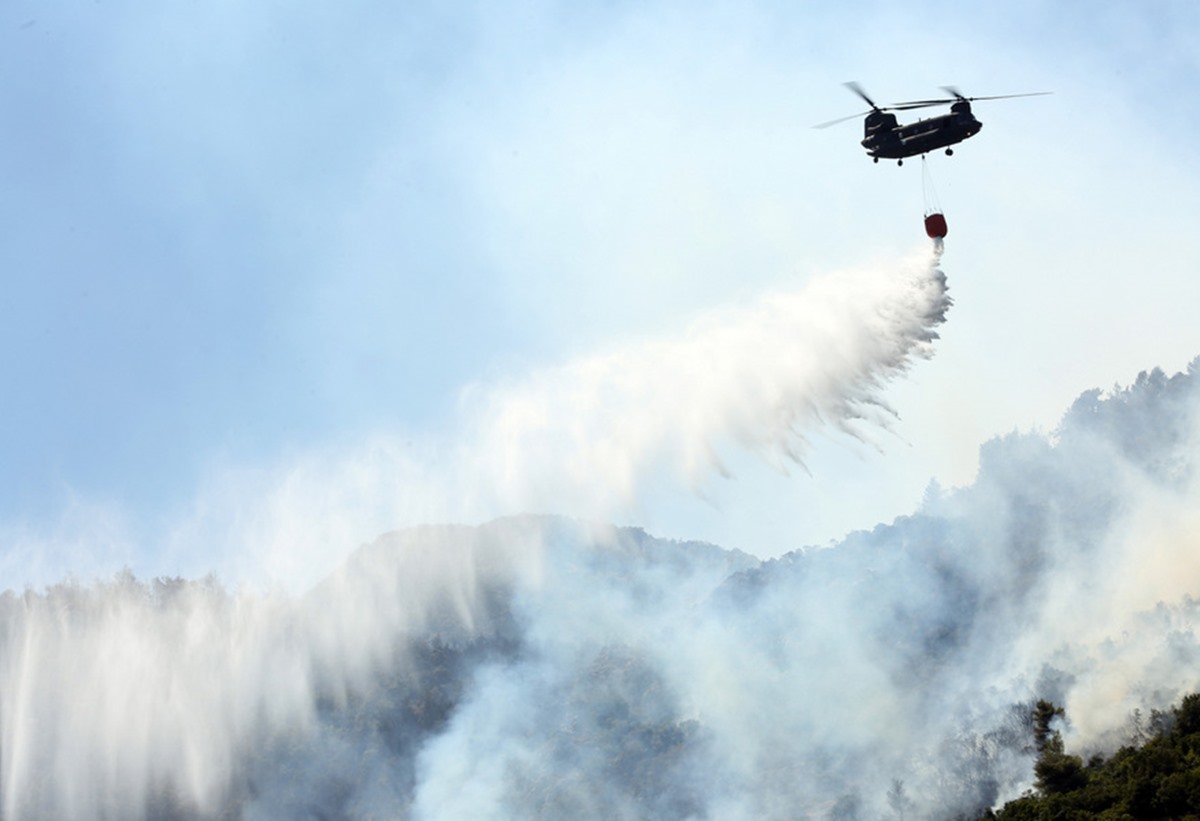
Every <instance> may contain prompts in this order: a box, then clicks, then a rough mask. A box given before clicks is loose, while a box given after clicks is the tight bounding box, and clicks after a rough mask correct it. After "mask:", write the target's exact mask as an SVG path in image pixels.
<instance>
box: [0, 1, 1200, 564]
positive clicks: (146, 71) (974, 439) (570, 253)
mask: <svg viewBox="0 0 1200 821" xmlns="http://www.w3.org/2000/svg"><path fill="white" fill-rule="evenodd" d="M851 79H854V80H858V81H859V82H861V83H862V84H863V86H864V87H865V88H866V89H867V90H868V91H869V92H870V93H872V94H873V95H874V96H875V97H876V99H877V100H879V101H889V102H890V101H895V100H906V99H923V98H928V97H930V96H936V95H938V94H939V91H938V87H939V86H941V85H945V84H952V85H955V86H957V87H959V88H961V89H962V90H963V91H964V92H965V93H967V94H977V95H992V94H1009V93H1018V92H1026V91H1053V92H1054V96H1049V97H1039V98H1031V99H1027V100H1006V101H995V102H981V103H979V104H978V105H977V106H976V113H977V115H978V116H979V118H980V119H981V120H982V121H983V123H984V128H983V131H982V132H981V134H980V135H979V136H978V137H976V138H974V139H972V140H970V141H969V142H967V143H964V144H963V145H962V146H960V147H959V150H958V151H956V153H955V156H954V157H952V158H947V157H944V156H942V155H940V154H938V155H935V156H933V157H931V159H930V170H931V172H932V174H933V179H934V182H935V184H936V187H937V194H938V199H939V200H940V204H941V206H942V207H943V209H944V210H945V213H946V216H947V220H948V223H949V236H948V237H947V240H946V252H945V256H944V257H943V259H942V267H943V270H944V271H945V272H946V274H947V276H948V277H949V283H950V289H951V290H950V292H951V296H952V297H953V298H954V300H955V305H954V307H953V308H952V310H951V311H950V314H949V318H948V322H947V323H946V324H945V325H944V326H943V327H942V329H941V332H942V339H941V340H940V341H939V342H938V344H937V347H936V354H935V356H934V358H933V359H932V360H931V361H928V362H920V363H918V364H917V365H916V367H915V368H914V369H913V370H912V371H911V373H910V374H909V375H908V376H907V377H906V379H904V380H903V381H899V382H895V383H893V384H892V385H891V386H890V387H889V388H888V389H887V391H886V393H885V398H886V400H887V402H888V403H889V404H890V406H891V407H892V408H894V409H895V410H896V411H897V412H898V414H899V417H900V418H899V421H898V422H897V423H896V424H894V426H893V431H894V434H881V435H879V436H877V437H875V438H876V441H877V442H878V444H879V446H880V447H879V449H878V450H877V449H874V448H872V447H869V446H865V445H863V444H861V443H858V442H856V441H855V440H853V439H851V438H849V437H846V436H843V435H841V434H837V433H832V432H831V433H829V434H828V435H824V434H818V435H816V436H815V437H813V439H812V448H811V450H810V452H809V453H808V458H807V467H808V472H807V473H806V472H805V471H802V470H792V471H790V472H789V473H786V474H785V473H783V472H780V471H779V470H778V469H777V468H776V467H774V466H772V465H770V464H768V463H767V462H765V461H763V460H761V459H759V458H758V457H757V456H752V455H749V454H743V455H739V453H738V452H737V451H736V450H734V451H733V452H731V453H730V454H729V455H728V459H727V467H729V468H730V469H731V472H732V474H733V477H732V478H730V479H720V478H718V479H714V480H710V481H707V482H706V483H705V484H704V487H703V488H702V493H701V494H696V493H694V492H693V491H692V489H691V488H689V487H686V486H682V485H680V484H679V483H673V482H670V481H664V482H663V483H662V485H661V486H659V487H657V488H656V489H655V490H654V492H651V493H643V494H641V495H640V496H639V497H638V498H637V499H635V500H634V501H633V503H631V504H630V505H628V506H626V507H624V508H622V509H620V510H615V511H614V512H613V517H614V518H617V519H620V520H621V521H620V523H621V524H636V525H641V526H644V527H646V528H647V529H648V530H650V531H651V532H654V533H656V534H658V535H663V536H669V537H678V538H692V539H706V540H710V541H715V542H718V543H720V544H722V545H724V546H727V547H738V548H741V549H744V550H747V551H749V552H752V553H756V554H758V555H774V554H778V553H780V552H783V551H785V550H788V549H791V548H794V547H799V546H802V545H805V544H813V543H824V542H827V541H829V540H831V539H834V538H838V537H840V536H841V535H843V534H844V533H845V532H847V531H849V530H851V529H857V528H870V527H872V526H873V525H874V524H875V523H877V522H880V521H888V520H890V519H891V518H893V517H895V516H897V515H901V514H904V513H908V512H910V511H912V510H913V509H914V508H915V507H916V506H917V505H918V504H919V502H920V499H921V497H922V494H923V491H924V489H925V487H926V486H927V484H928V483H929V481H930V479H934V478H936V479H937V480H938V481H939V482H941V483H942V484H943V485H961V484H965V483H967V482H969V481H970V480H971V479H972V477H973V476H974V472H975V465H976V463H975V460H976V452H977V448H978V446H979V444H980V443H981V442H982V441H984V440H986V439H987V438H989V437H991V436H993V435H995V434H998V433H1004V432H1008V431H1010V430H1013V429H1014V428H1015V429H1028V428H1031V427H1032V428H1038V429H1041V430H1047V431H1048V430H1052V429H1053V428H1054V426H1055V425H1056V423H1057V421H1058V419H1059V417H1060V416H1061V414H1062V413H1063V411H1065V409H1066V407H1067V406H1068V404H1069V403H1070V402H1071V400H1072V399H1073V398H1074V397H1075V396H1077V395H1078V394H1079V393H1080V392H1082V391H1083V390H1085V389H1088V388H1091V387H1108V386H1111V385H1113V384H1114V383H1117V382H1120V383H1123V384H1125V383H1129V382H1131V381H1132V380H1133V379H1134V378H1135V376H1136V374H1137V372H1138V371H1140V370H1142V369H1146V368H1151V367H1154V366H1161V367H1163V368H1164V369H1166V370H1168V371H1175V370H1180V369H1182V368H1184V367H1185V366H1186V365H1187V363H1188V362H1189V361H1190V360H1191V359H1192V358H1193V357H1195V356H1197V355H1198V354H1200V322H1197V320H1196V306H1197V305H1200V231H1198V230H1197V228H1196V215H1197V214H1200V186H1198V185H1197V183H1198V182H1200V157H1198V156H1197V153H1196V147H1197V145H1198V142H1197V137H1196V135H1197V134H1198V133H1200V94H1198V93H1197V91H1198V89H1200V7H1198V6H1197V5H1196V4H1195V3H1192V2H1190V1H1189V0H1179V2H1161V1H1160V2H1156V1H1155V0H1146V1H1145V2H1138V3H1116V2H1098V1H1089V2H1061V3H1053V4H1051V3H1044V2H1024V3H1010V4H1005V5H1003V6H995V7H994V8H990V9H987V10H975V9H974V8H973V7H969V6H967V5H964V4H961V3H942V2H906V3H869V2H868V3H856V4H851V5H848V6H844V7H842V8H838V9H832V8H831V7H830V6H829V4H826V3H790V2H789V3H768V2H762V3H703V4H700V3H621V2H616V3H590V4H582V3H553V2H542V3H507V4H471V3H463V4H457V5H456V6H453V7H451V6H450V5H449V4H434V3H430V4H418V3H406V4H393V3H372V2H351V3H346V2H343V3H337V4H333V3H328V4H321V3H307V4H282V3H261V4H248V3H209V4H186V5H183V4H169V5H168V6H163V7H161V8H156V9H154V10H148V9H147V7H146V6H145V5H144V4H135V3H123V2H96V3H91V4H61V5H47V4H43V3H39V2H33V1H32V0H10V2H8V3H6V4H4V5H3V7H2V8H0V109H2V112H3V113H2V115H0V272H2V276H3V278H2V280H0V281H2V282H3V283H4V288H3V291H2V292H0V421H2V423H3V424H2V425H0V536H3V539H4V542H5V544H4V545H3V549H4V551H5V553H4V560H3V562H2V563H0V571H2V573H3V576H4V578H3V579H0V581H2V582H3V583H4V584H6V585H8V584H20V583H22V582H24V581H29V580H34V581H39V582H40V581H46V580H47V579H48V578H54V577H55V576H56V574H57V575H61V574H62V573H65V572H74V573H78V574H81V575H85V576H86V575H87V574H89V573H94V572H110V571H111V570H112V569H113V568H114V567H119V566H121V564H125V563H128V564H130V565H131V566H132V567H133V568H134V569H135V571H138V572H140V573H144V574H145V573H151V574H152V573H159V572H184V573H196V572H204V571H205V570H206V569H207V568H209V567H213V568H218V569H224V571H225V572H227V573H234V572H236V571H235V570H233V569H232V568H233V565H232V564H230V562H229V561H228V554H229V553H230V552H232V551H236V550H237V549H238V548H237V547H236V545H238V544H241V543H240V542H238V541H237V539H232V538H231V537H229V536H228V534H229V533H230V532H232V531H233V530H238V531H239V532H240V533H242V534H243V537H242V538H245V539H249V538H252V535H253V534H255V533H261V532H263V528H267V529H271V530H272V534H273V535H271V536H269V537H264V538H269V539H273V540H275V541H276V542H280V543H288V542H289V540H296V539H303V538H317V536H320V538H327V539H328V542H327V543H325V549H327V550H328V552H329V553H330V554H331V555H340V554H341V553H342V552H344V551H345V549H347V548H349V547H353V546H355V545H356V544H357V543H358V542H360V541H364V540H368V539H371V538H373V537H374V536H375V535H377V534H378V532H379V531H381V530H383V529H388V528H391V527H397V526H401V525H407V524H415V523H417V522H418V521H420V520H421V519H422V518H424V517H426V516H428V517H434V518H436V517H438V516H443V517H448V516H454V515H455V511H456V509H457V508H455V507H454V506H453V505H447V504H444V503H432V502H430V503H415V502H412V501H406V502H404V503H396V502H395V499H394V497H395V496H396V495H397V494H399V495H405V494H408V495H414V496H419V495H420V493H419V492H418V490H414V488H416V487H418V486H420V485H421V483H422V481H423V479H422V475H423V474H422V472H421V471H417V472H416V475H410V474H407V473H405V472H404V471H403V470H400V469H396V470H393V468H392V466H393V465H394V464H396V460H399V461H401V462H404V463H405V464H407V463H408V462H409V461H414V460H415V461H416V462H422V460H424V462H422V463H423V464H428V463H430V462H431V461H432V462H436V458H437V457H436V453H437V452H438V448H437V447H434V446H432V445H430V444H429V443H431V442H444V441H446V440H450V441H453V440H454V439H455V437H456V436H457V433H456V431H457V430H458V429H459V427H460V426H461V425H462V419H461V417H462V407H463V403H464V396H469V395H471V393H472V391H474V390H477V389H478V386H490V385H503V384H507V383H510V382H513V381H519V380H521V379H523V378H524V376H525V375H526V374H528V373H530V372H533V371H537V370H539V369H545V368H552V367H556V366H558V365H561V364H562V363H565V362H570V361H574V360H577V359H579V358H583V357H588V356H592V355H595V354H598V353H602V352H604V351H607V350H611V349H613V348H615V347H619V346H630V345H633V346H636V345H637V344H638V340H643V339H648V338H660V337H668V338H669V337H671V336H673V335H676V334H679V333H681V332H682V331H683V330H684V329H685V328H687V327H688V326H689V323H691V322H692V321H693V320H694V319H695V318H696V317H698V316H703V315H707V314H709V313H711V312H713V311H720V310H726V309H729V308H731V307H738V306H744V305H747V304H751V303H753V302H754V301H755V300H756V299H757V298H758V297H759V296H760V295H761V294H763V293H766V292H772V291H781V290H782V291H786V290H789V289H795V288H799V287H802V286H803V285H804V284H805V283H807V282H808V281H809V280H810V279H812V278H813V277H816V276H822V275H828V274H834V273H836V272H838V271H841V270H849V269H861V268H875V269H885V270H886V269H890V268H897V269H898V268H899V267H900V265H901V262H902V261H903V260H904V259H906V258H908V257H911V256H912V255H913V254H914V253H919V252H923V250H924V249H925V248H926V247H927V246H928V240H926V239H925V237H924V235H923V232H922V227H921V216H922V209H923V202H922V180H921V165H920V163H919V162H917V161H910V162H909V163H906V164H905V166H904V167H903V168H897V167H895V165H894V164H893V163H880V164H878V165H875V164H873V163H871V161H870V159H869V158H867V157H866V155H865V154H864V153H863V152H862V150H861V148H860V147H859V145H858V141H859V139H861V125H860V124H859V123H858V122H857V121H850V122H848V123H845V124H843V125H840V126H837V127H834V128H830V129H826V130H813V129H812V128H811V127H810V126H811V125H812V124H814V123H818V122H822V121H826V120H829V119H832V118H834V117H837V116H841V115H845V114H851V113H853V112H855V111H857V110H861V108H862V107H863V106H862V103H861V101H860V100H858V99H857V98H855V97H854V96H852V95H851V94H849V93H848V92H847V91H846V89H844V88H843V87H842V85H841V83H842V82H843V81H846V80H851ZM473 386H474V387H473ZM410 450H411V451H412V453H409V451H410ZM431 454H433V455H431ZM380 474H387V475H388V476H389V477H390V478H388V479H387V480H386V481H381V479H380ZM297 477H299V478H297ZM322 482H324V483H326V484H324V485H323V484H322ZM406 482H409V483H412V484H410V485H406ZM305 483H307V484H305ZM301 486H304V487H310V488H311V487H318V488H325V489H326V490H327V491H328V493H327V494H324V493H322V494H318V495H320V499H321V501H320V505H314V504H312V503H311V498H312V493H313V491H311V490H306V491H304V492H295V493H293V492H292V491H293V489H294V488H296V487H301ZM281 499H282V500H284V501H280V500H281ZM385 499H386V500H385ZM347 500H350V501H347ZM326 504H327V505H329V508H328V510H326V509H325V508H322V507H321V506H322V505H326ZM280 505H282V506H283V507H287V506H288V505H292V506H294V507H295V508H298V509H302V510H303V512H304V513H305V515H306V516H308V517H310V518H307V519H306V518H304V517H300V518H297V517H294V516H291V515H290V513H287V512H285V513H278V512H277V513H276V515H275V518H274V519H273V524H271V525H269V526H266V525H261V523H258V522H257V520H256V515H257V514H256V511H261V510H263V509H266V508H271V507H272V506H280ZM291 509H293V508H288V510H291ZM468 509H470V510H474V509H475V508H470V507H469V506H468V507H463V508H462V510H468ZM479 509H480V510H483V508H479ZM329 511H332V512H329ZM486 512H488V513H495V514H500V513H517V512H521V511H517V510H503V509H496V510H489V511H486ZM536 512H566V513H572V512H573V511H571V510H547V511H536ZM325 513H328V516H327V517H326V519H330V520H331V519H333V518H337V519H338V520H339V524H338V526H336V527H332V526H331V527H329V529H328V530H327V531H321V532H320V533H319V534H317V536H314V535H313V533H314V532H315V531H313V530H312V527H311V522H312V521H313V520H317V519H321V518H322V516H324V515H325ZM461 515H463V516H469V515H470V514H468V513H463V514H461ZM481 515H482V514H481ZM251 520H254V521H251ZM281 521H282V522H284V524H282V525H281V524H280V522H281ZM325 524H327V522H325V521H323V522H322V526H324V525H325ZM281 530H282V531H287V532H284V533H283V535H280V532H281ZM301 532H303V533H304V534H305V535H304V536H301V535H298V534H299V533H301ZM245 534H251V535H250V536H246V535H245ZM318 541H320V539H318ZM280 549H283V548H280ZM285 564H286V563H285ZM281 572H286V568H284V569H283V570H282V571H281Z"/></svg>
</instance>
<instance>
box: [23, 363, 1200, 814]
mask: <svg viewBox="0 0 1200 821" xmlns="http://www.w3.org/2000/svg"><path fill="white" fill-rule="evenodd" d="M1198 379H1200V373H1197V368H1196V366H1195V365H1194V366H1193V367H1192V369H1190V370H1189V371H1188V372H1187V373H1184V374H1178V375H1175V376H1172V377H1169V378H1168V377H1167V376H1166V375H1165V374H1162V373H1161V372H1157V371H1155V372H1152V373H1148V374H1144V375H1143V376H1141V377H1139V379H1138V380H1137V382H1136V383H1135V384H1134V385H1132V386H1130V387H1128V388H1122V389H1114V390H1113V391H1111V392H1108V393H1101V392H1099V391H1090V392H1088V393H1085V394H1084V395H1083V396H1081V397H1080V399H1079V400H1078V401H1076V402H1075V403H1074V405H1073V406H1072V407H1071V408H1070V409H1069V410H1068V412H1067V413H1066V414H1065V416H1064V418H1063V422H1062V425H1061V427H1060V428H1059V429H1058V430H1056V431H1054V432H1051V433H1039V432H1025V433H1016V432H1014V433H1012V434H1010V435H1008V436H1004V437H1001V438H998V439H995V440H993V441H991V442H988V443H986V444H985V445H984V446H983V448H982V450H981V454H980V468H979V474H978V476H977V478H976V480H975V481H974V482H973V483H972V484H971V485H970V486H968V487H964V488H958V489H948V490H947V489H941V488H938V487H936V486H931V487H930V489H929V491H928V493H927V494H926V498H925V501H924V503H923V504H922V505H921V507H920V509H919V510H917V511H914V512H913V513H912V515H909V516H905V517H901V518H899V519H897V520H896V521H894V522H892V523H890V524H882V525H879V526H877V527H875V528H874V529H872V530H869V531H862V532H857V533H853V534H851V535H849V536H848V537H847V538H846V539H844V540H843V541H842V542H840V543H838V544H836V545H832V546H827V547H822V548H807V549H799V548H800V546H798V549H797V550H796V551H794V552H792V553H790V554H788V555H786V556H784V557H782V558H780V559H777V560H774V561H768V562H759V561H757V560H755V559H753V558H752V557H751V556H749V555H747V554H745V553H742V552H738V551H734V550H726V549H723V548H719V547H716V546H712V545H706V544H698V543H685V542H671V541H665V540H661V539H657V538H654V537H653V536H651V535H648V534H646V533H645V532H643V531H641V530H637V529H632V528H613V527H608V526H599V525H591V524H587V523H582V522H577V521H572V520H567V519H562V518H557V517H549V516H527V517H517V518H511V519H503V520H499V521H496V522H492V523H489V524H486V525H483V526H480V527H464V526H436V527H435V526H430V527H424V528H418V529H413V530H406V531H402V532H397V533H392V534H388V535H386V536H384V537H381V538H380V539H379V540H377V541H376V542H374V543H373V544H370V545H367V546H364V547H363V548H362V549H361V550H359V551H358V552H357V553H355V554H354V555H353V556H352V557H351V558H350V559H349V560H348V561H347V562H346V563H345V565H344V566H343V567H342V568H341V569H340V570H339V571H338V572H337V573H335V574H334V575H333V576H331V577H330V578H328V579H327V580H325V581H324V582H323V583H322V584H320V585H318V586H317V587H315V588H314V589H312V590H311V591H309V592H308V593H307V594H306V595H304V596H299V597H296V596H289V595H284V594H271V595H263V594H256V593H251V592H247V591H229V590H226V589H224V588H223V587H221V586H220V585H219V584H217V583H216V582H214V581H212V580H204V581H183V580H165V579H160V580H156V581H153V582H149V583H146V582H139V581H137V580H135V579H133V578H132V577H131V576H128V575H125V576H121V577H118V578H116V579H114V580H112V581H111V582H108V583H106V584H102V585H98V586H90V587H87V586H82V585H78V584H73V583H67V584H62V585H59V586H56V587H53V588H51V589H49V590H46V591H43V592H26V593H24V594H17V593H13V592H9V593H6V594H4V596H3V597H0V675H2V676H3V677H4V680H3V685H4V686H3V688H2V690H0V693H2V694H3V714H2V726H0V738H2V742H3V745H4V746H3V768H4V770H3V772H4V781H3V790H4V801H5V806H8V807H10V808H15V811H14V814H15V815H30V816H43V817H72V816H74V817H84V816H85V815H87V814H88V811H89V810H90V809H91V808H95V807H101V808H104V811H103V812H102V813H101V815H103V816H105V817H109V818H118V817H120V818H136V817H155V818H207V817H245V818H265V817H320V818H351V817H353V818H362V817H377V818H384V817H386V818H421V819H441V818H475V817H501V818H546V819H558V818H568V817H569V818H605V819H613V818H628V819H635V818H646V819H651V818H713V819H718V818H719V819H726V818H735V819H736V818H756V819H757V818H768V819H770V818H779V819H784V818H788V819H790V818H797V817H811V818H824V817H829V818H842V819H850V818H862V819H868V818H870V819H874V818H879V817H906V818H931V819H943V818H959V817H962V818H975V817H979V816H981V815H982V814H984V813H985V812H987V811H988V810H989V809H990V808H996V807H999V806H1001V805H1003V804H1004V802H1006V801H1010V800H1012V799H1019V800H1017V801H1016V803H1012V804H1009V805H1008V806H1007V807H1005V808H1003V809H1001V810H999V811H998V812H999V814H1000V817H1003V818H1043V817H1045V818H1049V817H1072V816H1070V814H1069V813H1068V814H1066V815H1063V814H1062V813H1066V812H1067V811H1068V810H1070V811H1072V812H1073V811H1075V810H1078V809H1079V808H1084V809H1083V810H1081V811H1085V812H1089V813H1092V812H1100V811H1101V808H1103V809H1104V810H1106V811H1107V810H1111V811H1113V812H1127V813H1129V814H1131V815H1133V816H1135V817H1152V816H1153V817H1162V816H1164V815H1165V816H1170V815H1177V814H1183V813H1185V812H1190V811H1192V809H1194V807H1195V804H1194V803H1189V802H1193V798H1192V796H1193V795H1194V786H1195V783H1196V780H1195V779H1196V776H1195V774H1194V770H1195V767H1194V765H1195V762H1196V758H1195V756H1196V754H1197V752H1196V750H1195V749H1194V745H1195V743H1196V737H1195V735H1194V733H1195V730H1196V729H1197V727H1196V726H1194V725H1196V721H1194V720H1193V719H1194V716H1193V713H1196V712H1197V701H1196V698H1195V697H1194V696H1193V697H1189V698H1188V699H1186V700H1183V701H1182V702H1181V699H1184V696H1186V695H1187V694H1189V693H1192V692H1195V691H1196V690H1197V687H1198V685H1200V642H1197V639H1196V631H1197V630H1198V629H1200V610H1198V605H1197V600H1196V599H1195V598H1193V597H1192V596H1193V595H1195V594H1197V593H1200V567H1198V566H1197V565H1196V562H1195V559H1194V557H1195V556H1196V555H1200V553H1198V550H1200V545H1198V544H1197V541H1196V540H1197V538H1198V537H1197V535H1196V534H1197V533H1200V528H1197V527H1195V525H1196V524H1197V513H1198V512H1200V493H1198V492H1197V491H1198V487H1197V484H1196V481H1195V479H1196V456H1195V454H1196V453H1197V452H1198V451H1197V449H1196V447H1195V445H1196V442H1197V437H1196V434H1197V413H1196V411H1197V397H1198V388H1197V380H1198ZM135 649H136V652H135ZM81 687H82V689H80V688H81ZM80 693H83V694H85V697H84V696H80V695H79V694H80ZM130 693H136V694H137V696H136V698H134V697H131V696H130ZM1039 703H1043V704H1044V705H1046V706H1045V707H1041V708H1040V707H1039ZM1180 703H1182V706H1181V707H1180V709H1179V712H1178V713H1177V714H1175V713H1171V712H1170V710H1171V707H1172V705H1177V704H1180ZM1059 708H1061V709H1063V710H1064V711H1065V716H1066V717H1067V718H1068V719H1069V721H1065V720H1064V719H1063V718H1062V717H1061V716H1059V715H1057V713H1056V712H1055V711H1056V710H1057V709H1059ZM1039 709H1041V710H1042V713H1041V714H1040V715H1041V719H1040V723H1039V719H1038V717H1037V716H1038V715H1039V713H1038V712H1037V711H1038V710H1039ZM1047 710H1049V713H1048V714H1047V712H1046V711H1047ZM1155 711H1158V712H1155ZM1174 715H1177V716H1178V718H1177V720H1175V721H1174V723H1173V724H1171V726H1170V727H1167V725H1166V724H1165V723H1164V718H1163V717H1164V716H1174ZM1139 741H1144V742H1145V745H1144V746H1143V747H1141V748H1140V749H1139V750H1135V749H1134V748H1133V747H1130V745H1131V744H1134V743H1136V742H1139ZM68 742H69V743H68ZM99 760H104V761H107V762H108V764H107V765H106V766H105V767H104V768H99V769H98V768H96V767H95V766H94V765H93V762H95V761H99ZM1147 785H1149V786H1147ZM1030 790H1033V791H1034V792H1033V793H1031V794H1030V796H1029V797H1027V798H1020V796H1022V794H1024V793H1026V792H1027V791H1030ZM1106 802H1107V803H1106ZM1046 813H1050V814H1048V815H1047V814H1046ZM1160 814H1162V815H1160ZM1080 817H1083V816H1080ZM1113 817H1120V816H1119V815H1118V816H1113Z"/></svg>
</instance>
